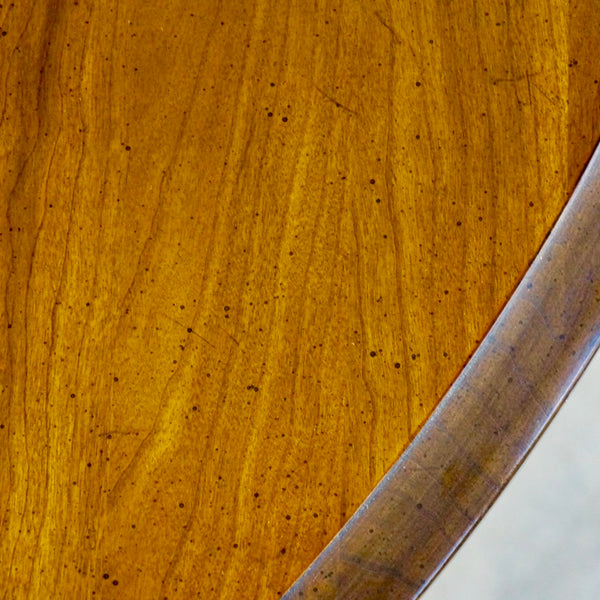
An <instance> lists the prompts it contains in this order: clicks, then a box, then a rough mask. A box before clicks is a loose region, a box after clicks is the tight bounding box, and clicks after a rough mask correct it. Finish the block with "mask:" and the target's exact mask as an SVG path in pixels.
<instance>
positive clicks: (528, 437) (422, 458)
mask: <svg viewBox="0 0 600 600" xmlns="http://www.w3.org/2000/svg"><path fill="white" fill-rule="evenodd" d="M599 239H600V147H599V148H598V149H597V150H596V152H595V153H594V156H593V157H592V159H591V161H590V164H589V165H588V167H587V168H586V170H585V172H584V174H583V176H582V178H581V180H580V182H579V184H578V185H577V187H576V189H575V192H574V193H573V196H572V198H571V199H570V200H569V203H568V204H567V206H566V208H565V209H564V211H563V213H562V214H561V216H560V218H559V220H558V222H557V224H556V225H555V227H554V228H553V229H552V231H551V233H550V236H549V237H548V239H547V240H546V242H545V243H544V245H543V246H542V249H541V250H540V252H539V253H538V255H537V256H536V258H535V260H534V262H533V264H532V265H531V267H530V268H529V269H528V271H527V273H526V274H525V277H524V278H523V280H522V281H521V283H520V284H519V286H518V287H517V290H516V291H515V293H514V294H513V295H512V296H511V298H510V300H509V301H508V303H507V305H506V306H505V308H504V309H503V311H502V313H501V314H500V316H499V317H498V319H497V320H496V322H495V323H494V325H493V326H492V328H491V329H490V331H489V332H488V333H487V335H486V336H485V338H484V340H483V342H482V343H481V345H480V346H479V347H478V348H477V351H476V352H475V355H474V356H473V358H472V359H471V360H470V361H469V362H468V363H467V365H466V366H465V368H464V369H463V371H462V372H461V374H460V375H459V377H458V378H457V379H456V381H455V382H454V383H453V385H452V386H451V387H450V389H449V390H448V393H447V394H446V395H445V396H444V398H443V399H442V401H441V402H440V404H439V405H438V406H437V408H436V409H435V411H434V412H433V414H432V415H431V416H430V417H429V419H428V420H427V422H426V423H425V425H424V427H423V429H422V430H421V431H420V432H419V434H418V435H417V436H416V437H415V439H414V440H413V441H412V442H411V444H410V445H409V446H408V448H407V449H406V450H405V451H404V452H403V454H402V456H401V457H400V459H399V460H398V461H397V462H396V463H395V464H394V466H393V467H392V468H391V469H390V470H389V471H388V473H386V475H385V477H384V478H383V480H382V481H381V482H380V483H379V484H378V485H377V486H376V488H375V489H374V490H373V492H372V493H371V494H370V495H369V497H368V498H367V499H366V500H365V502H364V503H363V504H362V505H361V507H360V508H359V509H358V511H357V512H356V513H355V514H354V515H353V517H352V518H351V519H350V521H349V522H348V523H347V524H346V525H345V526H344V527H343V528H342V530H341V531H340V533H339V534H338V535H337V536H336V537H335V538H334V539H333V541H332V542H331V543H330V544H329V545H328V546H327V548H326V549H325V550H324V551H323V552H322V553H321V554H320V555H319V556H318V557H317V559H316V560H315V561H314V562H313V563H312V564H311V566H310V568H309V569H308V570H307V571H306V572H305V573H304V574H303V575H302V576H301V577H300V579H299V580H298V581H297V582H296V583H295V584H294V586H293V587H292V588H291V589H290V590H289V591H288V592H287V593H286V594H285V596H284V600H292V599H300V598H304V599H310V598H312V599H315V600H316V599H321V600H324V599H331V600H334V599H336V598H344V599H346V600H386V599H387V598H394V599H396V600H414V599H415V598H417V597H419V596H420V594H421V593H422V592H423V590H424V589H425V588H426V587H427V585H428V584H429V583H430V582H431V580H432V579H433V577H435V575H436V573H438V572H439V570H440V568H441V567H442V566H443V565H444V564H445V562H446V561H447V560H448V558H449V557H450V556H451V555H452V554H453V552H454V551H455V550H456V549H457V548H458V547H459V545H460V544H461V543H462V542H463V541H464V539H465V538H466V536H467V535H468V534H469V533H470V532H471V531H472V529H473V528H474V527H475V526H476V525H477V523H478V522H479V521H480V520H481V518H482V517H483V516H484V515H485V513H486V511H487V510H488V509H489V507H490V506H491V504H492V503H493V502H494V500H495V499H496V498H497V497H498V495H499V493H501V492H502V490H503V489H504V487H505V486H506V484H507V483H508V481H509V480H510V478H511V477H512V476H513V474H514V473H515V471H516V469H517V468H518V466H519V465H520V464H521V463H522V462H523V460H524V459H525V456H526V455H527V453H528V452H529V451H530V449H531V448H532V446H533V444H534V443H535V441H536V440H537V439H538V437H539V436H540V435H541V434H542V433H543V431H544V430H545V428H546V427H547V425H548V424H549V423H550V420H551V419H552V417H553V416H554V414H556V411H557V410H558V409H559V408H560V406H561V404H562V402H563V401H564V399H565V398H566V396H567V394H568V393H569V391H570V390H571V388H572V387H573V385H574V384H575V382H576V381H577V379H578V377H579V375H580V374H581V372H582V371H583V370H584V368H585V367H586V365H587V364H588V362H589V361H590V359H591V358H592V356H593V354H594V353H595V352H596V351H597V349H598V346H599V345H600V283H599V282H600V251H599V249H598V240H599ZM574 442H575V441H574Z"/></svg>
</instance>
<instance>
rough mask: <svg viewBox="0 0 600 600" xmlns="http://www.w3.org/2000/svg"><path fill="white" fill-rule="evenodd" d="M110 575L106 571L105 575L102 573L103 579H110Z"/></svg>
mask: <svg viewBox="0 0 600 600" xmlns="http://www.w3.org/2000/svg"><path fill="white" fill-rule="evenodd" d="M109 577H110V575H109V574H108V573H104V575H102V578H103V579H108V578H109Z"/></svg>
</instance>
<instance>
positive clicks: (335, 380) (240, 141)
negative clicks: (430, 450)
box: [0, 0, 600, 600]
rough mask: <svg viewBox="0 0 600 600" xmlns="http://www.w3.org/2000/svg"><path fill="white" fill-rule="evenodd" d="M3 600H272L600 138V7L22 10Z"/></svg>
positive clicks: (3, 432)
mask: <svg viewBox="0 0 600 600" xmlns="http://www.w3.org/2000/svg"><path fill="white" fill-rule="evenodd" d="M0 29H1V31H0V82H1V85H0V107H1V109H0V115H1V121H0V165H1V166H0V173H1V178H0V200H1V202H2V210H1V211H0V213H1V216H0V234H1V235H0V244H1V250H0V257H1V260H2V265H1V268H0V277H1V281H0V287H1V289H2V290H3V298H4V302H3V304H2V310H1V319H2V325H1V327H0V331H1V332H2V333H1V335H0V361H1V362H0V365H1V369H0V372H1V379H0V383H1V389H2V393H1V394H0V461H1V464H2V469H1V470H0V515H1V523H2V537H1V541H0V595H1V597H2V598H7V599H8V598H47V597H74V598H92V597H102V598H120V599H121V598H169V599H171V600H172V599H173V598H194V597H202V598H204V597H218V598H224V599H225V598H240V597H247V598H271V597H277V595H278V594H282V593H283V592H284V591H285V589H286V587H287V586H289V585H290V584H291V583H292V582H293V581H294V579H295V578H296V577H297V576H298V575H299V574H300V572H301V571H302V570H303V569H304V568H305V567H306V566H307V565H308V564H309V563H310V561H311V560H312V559H313V558H314V557H315V556H316V555H317V554H318V552H319V551H320V550H321V549H322V548H323V547H324V546H325V544H326V543H327V542H328V541H329V540H330V539H331V538H332V537H333V535H334V534H335V533H336V532H337V531H338V529H339V528H340V527H341V526H342V525H343V524H344V522H345V521H346V520H347V519H348V518H349V517H350V515H351V514H352V512H353V511H354V510H355V509H356V508H357V506H358V505H359V504H360V502H361V501H362V500H363V499H364V498H365V497H366V495H367V494H368V493H369V491H370V490H371V489H372V488H373V486H374V485H375V483H376V482H377V481H378V480H379V479H380V478H381V477H382V476H383V474H384V473H385V471H386V470H387V469H388V468H389V467H390V466H391V465H392V463H393V462H394V460H395V459H396V458H397V457H398V456H399V455H400V453H401V452H402V450H403V448H404V447H405V446H406V444H407V443H408V441H409V440H410V439H411V437H412V436H414V435H415V434H416V432H417V431H418V430H419V427H420V426H421V425H422V424H423V423H424V421H425V420H426V417H427V416H428V414H430V412H431V411H432V410H433V408H434V407H435V405H436V403H437V401H438V400H439V398H441V396H442V395H443V393H444V391H445V390H446V389H447V388H448V386H449V385H450V383H451V382H452V380H453V379H454V377H455V376H456V375H457V373H458V372H459V371H460V369H461V367H462V366H463V365H464V363H465V362H466V360H467V359H468V357H469V356H470V355H471V354H472V352H473V351H474V349H475V347H476V346H477V344H478V343H479V340H481V339H482V337H483V335H484V333H485V332H486V330H487V329H488V328H489V326H490V324H491V323H492V321H493V319H494V317H495V316H496V315H497V313H498V311H499V310H500V308H501V307H502V305H503V304H504V302H505V301H506V299H507V298H508V297H509V295H510V293H511V291H512V290H513V289H514V287H515V285H516V284H517V282H518V281H519V280H520V278H521V276H522V274H523V273H524V271H525V269H526V267H527V265H528V264H529V262H530V261H531V259H532V258H533V256H534V255H535V252H536V251H537V249H538V248H539V246H540V244H541V242H542V240H543V238H544V236H545V235H546V233H547V232H548V230H549V228H550V226H551V224H552V223H553V222H554V220H555V219H556V217H557V215H558V213H559V212H560V209H561V208H562V206H563V204H564V202H565V201H566V199H567V197H568V194H569V192H570V190H571V187H572V185H573V183H574V181H575V180H576V179H577V175H578V173H579V172H580V170H581V168H582V166H583V164H584V163H585V160H587V157H588V156H589V154H590V153H591V149H592V147H593V145H594V142H595V139H596V138H597V136H598V129H599V120H598V110H599V109H598V108H597V104H598V103H597V102H596V101H595V100H597V94H598V84H597V78H598V76H599V74H598V67H597V65H596V61H595V57H596V56H597V48H598V36H599V35H600V33H599V32H600V27H598V16H597V11H596V10H595V8H594V4H593V3H592V2H591V0H588V1H586V2H580V3H578V4H577V6H576V7H575V6H569V5H568V4H566V3H564V2H558V1H548V2H541V3H535V6H534V5H533V3H526V2H517V3H512V2H492V1H487V2H477V3H475V2H465V3H458V2H442V1H439V0H438V1H434V0H425V1H422V2H419V3H416V2H408V1H402V2H387V1H385V0H376V1H373V2H359V1H358V0H353V1H348V2H343V3H342V2H334V1H320V0H317V1H315V2H312V3H305V2H288V1H285V2H284V1H282V0H272V1H267V0H254V1H250V0H243V1H239V2H220V1H218V0H211V1H207V2H202V3H196V2H189V1H188V2H186V1H183V0H169V1H165V2H161V3H148V2H142V1H141V0H121V1H120V2H116V1H115V0H106V1H105V2H102V3H92V2H88V1H82V0H80V1H79V2H77V1H75V2H62V1H59V0H48V1H47V2H33V1H32V0H28V1H24V2H15V3H9V4H7V3H3V4H2V6H1V7H0Z"/></svg>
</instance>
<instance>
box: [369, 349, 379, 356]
mask: <svg viewBox="0 0 600 600" xmlns="http://www.w3.org/2000/svg"><path fill="white" fill-rule="evenodd" d="M369 356H377V352H375V350H371V352H369Z"/></svg>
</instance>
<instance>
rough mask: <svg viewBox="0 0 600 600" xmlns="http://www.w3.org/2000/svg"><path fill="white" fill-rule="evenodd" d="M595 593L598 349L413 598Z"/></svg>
mask: <svg viewBox="0 0 600 600" xmlns="http://www.w3.org/2000/svg"><path fill="white" fill-rule="evenodd" d="M513 598H514V599H516V600H598V599H600V352H598V353H597V354H596V356H595V357H594V359H593V360H592V362H591V363H590V365H589V366H588V368H587V369H586V371H585V372H584V373H583V375H582V377H581V379H580V380H579V382H578V383H577V385H576V386H575V388H574V390H573V391H572V392H571V394H570V395H569V397H568V398H567V400H566V401H565V404H564V405H563V407H562V408H561V409H560V411H559V412H558V414H557V416H556V417H555V419H554V421H553V422H552V423H551V424H550V427H549V428H548V429H547V430H546V432H545V433H544V435H543V436H542V438H541V440H540V441H539V443H538V444H537V445H536V446H535V448H534V449H533V451H532V452H531V454H530V455H529V457H528V459H527V460H526V461H525V463H524V464H523V466H522V467H521V469H520V470H519V471H518V472H517V474H516V475H515V477H514V478H513V480H512V481H511V482H510V484H509V485H508V487H507V488H506V490H505V491H504V492H503V493H502V495H501V496H500V498H499V499H498V501H497V502H496V503H495V504H494V506H493V507H492V508H491V509H490V511H489V512H488V514H487V515H486V517H485V518H484V519H483V521H482V522H481V524H480V525H479V526H478V527H477V528H476V529H475V530H474V532H473V533H472V534H471V536H470V537H469V538H468V539H467V541H466V542H465V543H464V544H463V546H462V547H461V549H460V550H459V551H458V553H457V554H456V555H455V557H454V558H453V559H452V560H451V561H450V562H449V563H448V565H447V566H446V567H445V569H444V570H443V571H442V572H441V573H440V575H439V576H438V578H437V579H436V580H435V581H434V582H433V583H432V584H431V586H430V587H429V589H427V590H426V591H425V593H424V594H423V595H422V596H421V600H459V599H466V600H471V599H473V600H508V599H510V600H512V599H513Z"/></svg>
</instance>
